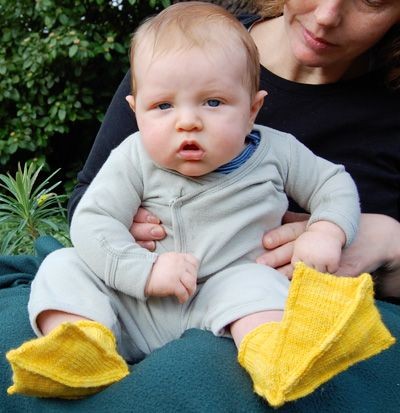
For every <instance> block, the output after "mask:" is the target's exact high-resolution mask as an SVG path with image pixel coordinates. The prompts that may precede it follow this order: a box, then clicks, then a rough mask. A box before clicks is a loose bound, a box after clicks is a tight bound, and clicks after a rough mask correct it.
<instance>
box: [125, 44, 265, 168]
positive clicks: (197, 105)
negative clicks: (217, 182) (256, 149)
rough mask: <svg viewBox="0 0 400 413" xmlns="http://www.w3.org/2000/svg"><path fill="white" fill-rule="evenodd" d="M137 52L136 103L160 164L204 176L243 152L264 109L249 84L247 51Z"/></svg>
mask: <svg viewBox="0 0 400 413" xmlns="http://www.w3.org/2000/svg"><path fill="white" fill-rule="evenodd" d="M137 56H138V57H137V59H136V62H135V80H136V97H135V101H134V105H132V106H133V109H134V111H135V114H136V118H137V122H138V125H139V129H140V132H141V138H142V142H143V145H144V147H145V149H146V151H147V152H148V154H149V155H150V157H151V158H152V159H153V160H154V161H155V162H156V163H157V164H158V165H160V166H162V167H165V168H168V169H173V170H175V171H178V172H179V173H181V174H183V175H187V176H200V175H204V174H206V173H208V172H211V171H213V170H215V169H216V168H218V167H219V166H221V165H223V164H225V163H227V162H229V161H230V160H231V159H233V158H234V157H235V156H237V155H238V154H239V153H240V152H241V151H242V150H243V148H244V141H245V137H246V135H247V134H248V133H249V132H250V130H251V128H252V125H253V122H254V118H255V116H256V114H257V112H258V108H259V106H257V107H255V105H254V104H253V101H254V99H253V101H252V99H251V97H250V91H249V87H248V86H247V85H245V83H244V79H245V76H244V75H243V73H245V72H244V71H245V70H246V64H245V63H246V62H245V58H244V54H241V53H240V52H237V53H236V52H233V53H231V54H230V56H229V58H228V56H227V54H226V53H223V52H222V53H220V54H217V53H216V52H215V51H213V52H212V53H211V54H207V53H205V52H204V51H203V50H201V49H200V48H197V47H194V48H191V49H190V50H176V51H169V52H166V53H164V54H162V53H161V54H159V55H156V56H155V57H153V56H152V54H151V52H148V51H146V50H144V48H142V49H141V50H140V51H139V52H138V53H137ZM257 96H258V95H257ZM255 99H256V98H255Z"/></svg>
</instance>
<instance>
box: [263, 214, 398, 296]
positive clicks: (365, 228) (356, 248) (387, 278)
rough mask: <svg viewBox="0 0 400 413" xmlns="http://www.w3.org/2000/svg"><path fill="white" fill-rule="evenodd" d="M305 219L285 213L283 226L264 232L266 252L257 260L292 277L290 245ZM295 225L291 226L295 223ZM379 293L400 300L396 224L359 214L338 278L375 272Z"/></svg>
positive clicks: (300, 231)
mask: <svg viewBox="0 0 400 413" xmlns="http://www.w3.org/2000/svg"><path fill="white" fill-rule="evenodd" d="M304 218H305V215H304V214H303V215H302V214H294V213H287V214H286V215H285V218H284V222H286V223H285V224H284V225H282V226H281V227H279V228H275V229H273V230H272V231H269V232H267V233H266V234H265V235H264V237H263V245H264V247H265V248H266V250H267V251H266V252H265V253H264V254H263V255H262V256H261V257H259V258H258V259H257V262H258V263H261V264H265V265H269V266H271V267H273V268H276V269H277V270H278V271H280V272H282V273H283V274H285V275H286V276H287V277H288V278H289V279H291V277H292V273H293V267H292V265H291V264H290V260H291V258H292V255H293V246H294V241H295V240H296V239H297V238H298V237H299V236H300V235H301V234H302V233H303V232H304V231H305V229H306V225H307V221H304ZM296 219H297V220H298V222H293V221H295V220H296ZM378 269H379V271H377V273H376V279H377V284H378V285H379V291H380V292H381V295H383V296H387V297H389V296H391V297H399V296H400V223H399V222H398V221H396V220H395V219H393V218H391V217H388V216H386V215H380V214H361V219H360V226H359V231H358V233H357V236H356V239H355V240H354V241H353V243H352V244H351V245H350V246H349V247H348V248H346V249H344V250H343V252H342V256H341V259H340V265H339V269H338V270H337V271H336V273H337V274H339V275H346V276H350V277H354V276H357V275H359V274H361V273H363V272H375V271H376V270H378Z"/></svg>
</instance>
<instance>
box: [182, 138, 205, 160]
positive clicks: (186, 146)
mask: <svg viewBox="0 0 400 413" xmlns="http://www.w3.org/2000/svg"><path fill="white" fill-rule="evenodd" d="M204 155H205V151H204V150H203V148H202V147H201V146H200V145H199V144H198V143H197V142H192V141H190V142H189V141H185V142H182V144H181V146H180V147H179V149H178V156H179V157H180V158H181V159H183V160H185V161H200V160H201V159H203V157H204Z"/></svg>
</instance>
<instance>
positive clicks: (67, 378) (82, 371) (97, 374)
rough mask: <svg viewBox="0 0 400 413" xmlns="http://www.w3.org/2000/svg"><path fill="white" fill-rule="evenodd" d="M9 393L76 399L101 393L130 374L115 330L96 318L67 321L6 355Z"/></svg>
mask: <svg viewBox="0 0 400 413" xmlns="http://www.w3.org/2000/svg"><path fill="white" fill-rule="evenodd" d="M6 357H7V360H8V361H9V362H10V364H11V367H12V370H13V382H14V384H13V385H12V386H11V387H9V388H8V390H7V392H8V394H15V393H22V394H25V395H28V396H37V397H58V398H66V399H73V398H79V397H83V396H86V395H89V394H93V393H97V392H99V391H100V390H102V389H103V388H104V387H105V386H108V385H110V384H112V383H114V382H116V381H119V380H121V379H122V378H124V377H125V376H127V375H128V374H129V370H128V367H127V365H126V363H125V361H124V360H123V358H122V357H121V356H120V355H119V354H118V353H117V351H116V342H115V337H114V335H113V333H112V332H111V331H110V330H109V329H108V328H106V327H104V326H103V325H101V324H99V323H97V322H94V321H86V320H85V321H78V322H76V323H63V324H61V325H60V326H58V327H57V328H55V329H54V330H53V331H52V332H51V333H50V334H48V335H47V336H44V337H40V338H36V339H33V340H30V341H27V342H26V343H24V344H22V345H21V346H20V347H19V348H17V349H15V350H10V351H9V352H8V353H7V354H6Z"/></svg>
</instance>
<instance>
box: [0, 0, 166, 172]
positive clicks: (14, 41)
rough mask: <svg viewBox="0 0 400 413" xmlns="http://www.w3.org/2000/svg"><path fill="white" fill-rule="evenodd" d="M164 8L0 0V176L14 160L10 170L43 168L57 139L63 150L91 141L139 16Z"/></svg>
mask: <svg viewBox="0 0 400 413" xmlns="http://www.w3.org/2000/svg"><path fill="white" fill-rule="evenodd" d="M169 3H170V2H169V1H167V0H13V1H10V0H0V41H1V48H0V124H1V128H0V165H6V167H4V166H3V170H7V165H8V163H10V161H12V160H13V159H14V164H15V163H16V162H15V159H18V160H21V159H33V158H36V159H37V162H39V163H42V162H45V161H46V158H47V156H48V155H50V154H51V153H52V148H53V146H54V142H55V141H57V139H61V137H62V138H63V139H67V140H68V144H69V146H71V145H78V144H79V142H80V141H82V140H84V139H87V140H90V141H91V140H92V139H93V138H94V131H95V130H97V128H98V126H99V121H100V120H101V118H102V115H103V113H104V111H105V108H106V105H107V104H108V103H109V101H110V98H111V96H112V95H113V93H114V91H115V88H116V85H117V84H118V82H119V81H120V80H121V79H122V76H123V74H124V73H125V72H126V70H127V69H128V49H129V47H128V44H129V38H130V35H131V33H132V32H133V31H134V30H135V28H136V26H137V24H138V23H139V22H140V20H142V19H143V18H144V17H145V16H147V15H149V14H151V13H154V12H155V11H156V10H158V9H159V8H161V7H165V6H167V5H169ZM93 123H94V126H93ZM88 125H91V127H89V126H88ZM56 147H57V145H56ZM17 151H18V152H19V154H18V156H17V155H15V154H16V152H17ZM21 154H23V156H22V155H21ZM78 157H79V155H78ZM79 160H80V162H81V161H82V154H81V155H80V159H79ZM63 169H64V168H63Z"/></svg>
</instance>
